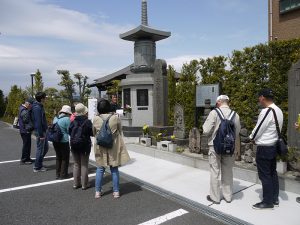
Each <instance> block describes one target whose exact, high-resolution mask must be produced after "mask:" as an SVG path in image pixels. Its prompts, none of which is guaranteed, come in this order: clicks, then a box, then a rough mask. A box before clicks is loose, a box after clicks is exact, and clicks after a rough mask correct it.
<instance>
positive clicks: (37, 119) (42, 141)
mask: <svg viewBox="0 0 300 225" xmlns="http://www.w3.org/2000/svg"><path fill="white" fill-rule="evenodd" d="M45 99H46V94H45V93H42V92H38V93H37V94H36V96H35V100H33V99H28V100H27V101H26V102H25V103H24V104H23V105H22V106H21V107H20V110H19V124H20V133H21V137H22V140H23V149H22V157H21V164H31V163H33V160H32V159H31V158H30V149H31V132H32V131H34V133H35V135H36V140H37V141H36V142H37V151H36V160H35V162H34V167H33V171H34V172H43V171H46V168H45V167H44V166H43V158H44V156H45V155H46V153H47V151H48V141H47V135H46V133H47V127H48V126H47V121H46V116H45V111H44V108H43V104H44V101H45ZM258 101H259V103H260V105H261V106H262V108H263V109H262V110H261V112H260V114H259V116H258V120H257V124H256V126H255V127H254V129H253V130H252V132H251V134H250V136H249V142H250V141H251V142H252V143H254V144H256V145H257V152H256V165H257V171H258V176H259V179H260V180H261V183H262V192H263V199H262V201H261V202H259V203H256V204H254V205H253V206H252V207H253V208H254V209H273V208H274V206H275V207H276V206H279V199H278V195H279V183H278V176H277V171H276V156H277V146H276V143H277V140H278V133H277V129H276V125H277V126H278V127H279V129H280V130H281V129H282V125H283V113H282V111H281V109H280V108H279V107H278V106H276V105H275V103H274V93H273V91H272V90H271V89H268V88H267V89H263V90H261V91H260V92H259V93H258ZM118 108H119V106H118V105H117V103H116V98H115V96H113V104H110V102H109V101H108V100H105V99H101V100H100V101H99V102H98V104H97V110H98V113H99V115H97V116H95V117H94V119H93V123H92V122H91V121H90V120H89V119H88V115H87V114H88V109H87V107H86V106H84V105H83V104H82V103H79V104H77V105H76V106H75V113H72V111H71V107H70V106H67V105H64V106H63V107H62V109H61V110H60V111H59V115H58V116H57V117H55V118H54V120H53V123H57V124H58V125H59V127H60V129H61V131H62V133H63V137H62V138H61V140H60V142H55V143H53V146H54V149H55V152H56V178H57V179H65V178H68V166H69V158H70V150H71V152H72V156H73V158H74V166H73V177H74V184H73V188H74V189H78V188H82V189H83V190H85V189H87V188H88V187H89V181H88V160H89V155H90V152H91V147H92V142H91V138H90V137H92V136H96V134H97V133H98V132H99V130H100V129H101V127H102V124H103V123H104V122H105V121H106V120H108V124H109V127H110V129H111V131H112V134H113V147H112V148H105V147H101V146H99V145H97V143H96V142H95V143H94V145H93V146H94V153H95V160H96V164H97V170H96V181H95V198H100V197H101V196H102V194H103V193H102V183H103V174H104V172H105V168H106V167H110V170H111V175H112V182H113V197H114V198H118V197H119V196H120V191H119V171H118V167H119V166H120V165H123V164H125V163H126V162H128V161H129V160H130V157H129V155H128V152H127V150H126V146H125V144H124V141H123V138H122V125H121V121H120V118H119V116H118V115H117V114H115V113H114V112H115V110H116V109H118ZM216 108H218V109H219V110H220V111H221V112H220V111H219V112H217V110H212V111H211V112H210V114H209V115H208V117H207V119H206V121H205V123H204V124H203V133H204V134H206V135H208V136H209V139H208V145H209V153H208V155H209V165H210V194H209V195H208V196H207V200H208V201H210V202H212V203H214V204H220V202H221V200H222V197H221V196H223V199H224V200H225V201H226V202H227V203H230V202H231V201H232V196H233V172H232V168H233V165H234V154H227V155H226V154H225V155H222V154H217V152H216V149H215V145H214V140H215V138H216V135H217V132H218V129H219V127H220V124H221V121H222V118H220V116H219V114H220V113H221V114H222V115H223V116H224V117H225V118H228V117H229V116H230V115H232V110H231V109H230V107H229V97H228V96H227V95H220V96H219V97H218V98H217V100H216ZM269 109H272V110H269ZM270 111H273V113H272V112H271V113H270ZM31 118H32V119H31ZM232 122H233V124H234V128H235V139H236V140H238V136H239V133H240V129H241V125H240V117H239V115H238V114H237V113H235V114H234V117H233V118H232ZM276 123H277V124H276ZM295 127H296V128H298V127H299V124H297V123H296V124H295ZM78 130H80V135H79V136H80V138H82V139H83V141H82V144H76V145H74V144H73V145H72V138H73V136H74V137H76V134H78V133H79V131H78ZM77 136H78V135H77ZM70 137H71V138H70ZM77 138H78V137H77ZM70 139H71V140H70ZM70 143H71V146H70ZM239 147H240V146H239V142H238V141H236V142H235V150H237V148H239ZM221 192H222V195H221ZM297 202H300V198H297Z"/></svg>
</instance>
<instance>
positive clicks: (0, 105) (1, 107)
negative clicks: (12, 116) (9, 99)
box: [0, 90, 6, 117]
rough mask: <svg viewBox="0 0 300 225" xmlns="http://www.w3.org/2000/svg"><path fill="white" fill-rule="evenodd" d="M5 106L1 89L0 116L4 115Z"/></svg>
mask: <svg viewBox="0 0 300 225" xmlns="http://www.w3.org/2000/svg"><path fill="white" fill-rule="evenodd" d="M5 108H6V104H5V99H4V95H3V91H2V90H0V117H2V116H3V115H4V112H5Z"/></svg>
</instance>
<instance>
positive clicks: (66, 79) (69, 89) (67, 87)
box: [57, 70, 75, 107]
mask: <svg viewBox="0 0 300 225" xmlns="http://www.w3.org/2000/svg"><path fill="white" fill-rule="evenodd" d="M57 74H58V75H60V76H61V82H60V83H59V84H58V85H59V86H62V87H64V90H62V91H61V92H60V95H61V96H62V97H63V98H65V99H67V100H68V102H69V104H70V106H71V107H73V105H74V100H73V94H75V83H74V81H73V80H72V79H71V76H70V72H69V71H68V70H57Z"/></svg>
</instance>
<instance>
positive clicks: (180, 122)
mask: <svg viewBox="0 0 300 225" xmlns="http://www.w3.org/2000/svg"><path fill="white" fill-rule="evenodd" d="M173 134H174V135H175V137H176V138H179V139H184V138H185V125H184V110H183V107H182V106H181V105H180V104H178V103H176V104H175V106H174V132H173Z"/></svg>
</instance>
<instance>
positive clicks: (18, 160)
mask: <svg viewBox="0 0 300 225" xmlns="http://www.w3.org/2000/svg"><path fill="white" fill-rule="evenodd" d="M55 157H56V156H55V155H53V156H46V157H44V159H48V158H55ZM32 159H35V158H32ZM12 162H20V159H17V160H10V161H2V162H0V164H4V163H12Z"/></svg>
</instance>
